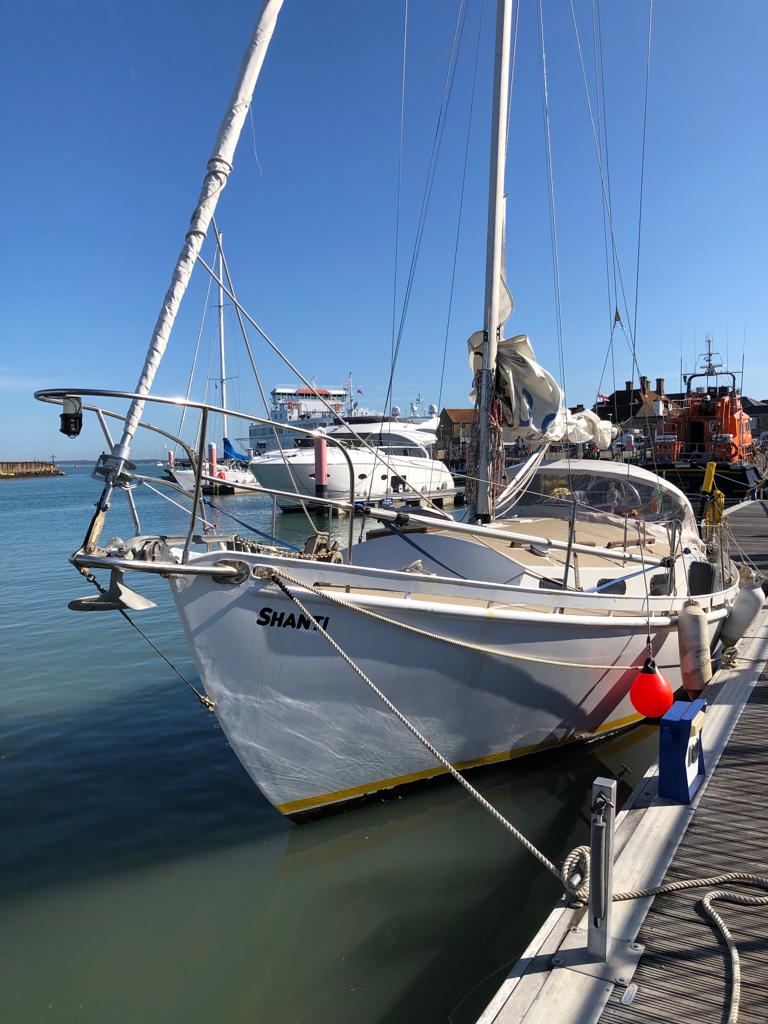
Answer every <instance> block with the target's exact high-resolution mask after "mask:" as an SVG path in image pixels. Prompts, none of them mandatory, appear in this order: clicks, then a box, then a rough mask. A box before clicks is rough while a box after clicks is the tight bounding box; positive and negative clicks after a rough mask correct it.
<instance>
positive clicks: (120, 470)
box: [35, 388, 355, 564]
mask: <svg viewBox="0 0 768 1024" xmlns="http://www.w3.org/2000/svg"><path fill="white" fill-rule="evenodd" d="M35 398H36V399H37V400H38V401H40V402H49V403H51V404H53V405H61V406H63V405H64V402H65V399H79V400H80V402H81V407H82V409H83V410H85V411H87V412H93V413H95V415H96V418H97V419H98V421H99V425H100V426H101V429H102V432H103V434H104V436H105V439H106V441H107V444H108V445H109V447H110V449H113V448H114V441H113V440H112V437H111V434H110V432H109V428H108V427H107V424H106V419H105V417H110V418H112V419H117V420H120V421H122V422H125V420H126V417H127V415H128V414H127V413H121V412H117V411H115V410H112V409H105V408H103V407H101V406H98V405H91V404H87V403H85V402H83V401H82V400H83V399H85V398H114V399H122V400H125V401H131V402H132V401H135V400H141V401H144V402H153V403H154V404H156V405H158V406H161V407H163V406H165V407H175V408H180V409H198V410H199V411H200V426H199V429H198V437H197V445H196V448H197V452H199V453H201V455H202V453H204V452H205V450H206V444H207V437H208V418H209V416H211V415H214V416H215V415H226V416H229V417H230V418H232V419H241V420H247V421H248V422H249V423H259V424H263V425H264V426H267V427H280V429H282V430H287V431H290V432H291V433H294V434H296V435H298V436H302V437H311V438H317V437H322V438H323V439H324V440H325V441H326V442H328V443H329V444H332V445H334V446H335V447H337V448H338V449H339V450H340V451H341V453H342V456H343V458H344V459H345V461H346V463H347V469H348V470H349V500H348V501H347V500H339V499H333V498H325V497H322V496H320V495H301V494H300V493H299V492H298V491H296V492H293V491H281V490H278V489H276V488H274V487H264V486H262V485H261V484H259V483H257V482H256V479H255V478H254V482H253V484H241V483H238V488H240V489H242V490H245V491H252V492H253V493H254V494H269V495H274V496H277V497H282V496H287V497H292V498H299V499H301V498H302V497H304V498H307V499H311V501H312V502H313V503H314V504H319V505H324V506H325V507H327V508H329V509H333V508H336V509H339V510H342V511H347V512H349V513H350V515H349V529H348V555H347V558H348V560H349V562H351V561H352V545H353V543H354V521H353V520H354V517H353V515H352V513H353V512H354V509H355V469H354V466H353V464H352V459H351V458H350V456H349V453H348V452H347V451H346V450H345V449H344V446H343V444H341V443H340V442H339V441H338V440H337V439H336V438H334V437H333V436H332V435H329V434H326V433H325V432H324V431H323V430H318V429H314V430H309V429H307V428H305V427H296V426H293V424H290V423H276V422H275V421H274V420H271V419H268V418H267V417H264V416H257V415H255V414H254V413H251V412H240V411H239V410H236V409H227V408H223V407H222V406H218V405H211V404H210V403H208V402H196V401H192V400H191V399H187V398H168V397H166V396H163V395H153V394H145V395H142V394H138V393H137V392H133V391H114V390H111V389H109V390H108V389H103V388H44V389H41V390H40V391H36V392H35ZM139 426H140V427H142V428H143V429H145V430H150V431H153V432H154V433H157V434H160V435H161V436H162V437H166V438H168V439H169V440H170V441H172V442H173V443H174V444H178V445H180V447H181V448H183V449H184V451H185V452H186V454H187V457H188V458H189V460H190V463H191V465H192V468H193V470H194V475H195V481H194V490H193V500H192V510H191V514H190V523H189V528H188V531H187V537H186V541H185V544H184V554H183V558H182V562H183V564H186V563H187V562H188V561H189V552H190V547H191V544H192V539H193V537H194V534H195V527H196V525H197V522H198V519H200V520H201V522H202V523H203V526H204V530H205V525H206V524H205V519H204V517H203V515H202V511H203V500H202V495H203V484H204V483H211V484H217V483H219V482H220V481H219V480H218V479H217V478H216V477H213V476H210V475H208V474H207V473H206V472H204V469H205V466H204V459H203V458H198V457H197V455H196V452H195V448H194V447H192V446H190V445H188V444H186V443H185V442H184V441H183V440H182V439H181V438H180V437H177V436H176V435H175V434H173V433H171V432H170V431H168V430H165V429H163V428H162V427H158V426H156V425H154V424H151V423H147V422H146V421H143V420H142V421H141V422H140V423H139ZM96 468H97V470H99V469H100V470H101V472H102V473H103V474H104V475H108V474H109V473H110V472H114V473H115V475H116V477H117V479H118V483H123V486H124V489H125V492H126V494H127V496H128V503H129V506H130V509H131V515H132V517H133V521H134V524H135V525H136V532H137V533H141V527H140V523H139V518H138V513H137V511H136V507H135V503H134V501H133V496H132V494H131V492H130V490H129V489H128V487H127V486H126V485H127V484H128V483H129V482H130V476H126V475H125V466H124V465H123V464H121V460H119V459H115V458H114V457H113V456H107V457H106V458H105V459H104V461H102V462H101V463H100V464H99V463H97V467H96ZM161 482H162V483H167V482H169V481H161ZM175 489H176V490H180V491H182V493H184V494H186V495H187V496H189V492H188V491H185V490H184V489H183V488H179V487H178V486H177V485H175Z"/></svg>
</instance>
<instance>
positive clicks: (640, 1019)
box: [599, 671, 768, 1024]
mask: <svg viewBox="0 0 768 1024" xmlns="http://www.w3.org/2000/svg"><path fill="white" fill-rule="evenodd" d="M766 737H768V672H766V671H763V673H762V675H761V677H760V681H759V682H758V683H757V685H756V686H755V689H754V690H753V691H752V696H751V697H750V699H749V701H748V702H747V705H746V706H745V708H744V711H743V713H742V716H741V718H740V719H739V721H738V723H737V725H736V728H735V729H734V731H733V734H732V735H731V739H730V741H729V742H728V746H727V747H726V749H725V751H724V753H723V755H722V757H721V758H720V762H719V764H718V766H717V771H716V772H715V774H714V776H713V778H712V779H711V781H710V783H709V786H708V787H707V790H706V792H705V793H704V795H703V797H702V800H701V803H700V804H699V806H698V807H697V809H696V813H695V815H694V817H693V818H692V820H691V823H690V825H689V826H688V829H687V831H686V833H685V836H684V837H683V840H682V842H681V843H680V846H679V847H678V850H677V853H676V854H675V857H674V859H673V861H672V864H671V866H670V868H669V871H668V872H667V877H666V879H665V881H669V882H675V881H678V880H679V879H683V878H699V877H702V876H706V875H717V874H721V873H723V872H726V871H747V872H751V873H753V874H756V875H768V756H766V755H767V754H768V750H767V748H766ZM722 888H725V889H729V888H734V889H738V886H731V885H725V886H723V887H722ZM741 891H747V892H749V894H750V895H761V893H760V890H757V889H754V888H752V889H748V888H746V887H745V888H744V889H742V890H741ZM705 893H706V890H705V889H699V890H694V891H692V892H686V893H679V894H677V895H670V896H657V897H656V899H655V900H654V902H653V905H652V906H651V909H650V911H649V913H648V916H647V917H646V919H645V923H644V924H643V926H642V928H641V929H640V934H639V936H638V939H637V941H638V942H641V943H642V944H643V945H644V946H645V952H644V954H643V956H642V959H641V960H640V965H639V967H638V969H637V971H636V973H635V976H634V978H633V979H632V981H633V983H634V984H635V985H637V994H636V996H635V998H634V1001H633V1002H632V1003H630V1004H628V1005H622V1003H621V999H622V997H623V996H624V993H625V992H626V989H624V988H623V987H621V986H616V987H615V988H614V990H613V992H612V994H611V996H610V998H609V1000H608V1003H607V1005H606V1007H605V1009H604V1010H603V1013H602V1016H601V1017H600V1018H599V1020H600V1022H601V1024H656V1022H659V1024H661V1022H663V1024H669V1022H670V1021H672V1020H674V1021H679V1022H681V1024H682V1022H689V1021H690V1022H694V1021H695V1022H696V1024H710V1022H711V1024H722V1022H723V1021H724V1020H725V1017H726V1009H727V1005H728V1001H729V993H730V959H729V957H728V952H727V950H726V949H725V947H724V946H723V945H722V943H721V940H720V938H719V936H718V934H717V933H716V932H715V931H714V930H713V928H712V926H711V924H710V923H709V921H708V920H707V919H706V918H704V917H703V916H702V915H701V914H700V913H699V912H698V910H697V909H696V904H697V903H698V901H699V900H700V899H701V897H702V896H703V895H704V894H705ZM716 909H717V911H718V913H719V914H720V915H721V916H722V918H723V920H724V921H725V923H726V925H727V926H728V928H729V930H730V931H731V934H732V935H733V938H734V941H735V942H736V945H737V947H738V950H739V957H740V959H741V975H742V977H741V1011H740V1014H739V1021H740V1024H765V1022H766V1021H767V1020H768V907H738V906H734V905H732V904H727V903H722V902H719V903H717V904H716Z"/></svg>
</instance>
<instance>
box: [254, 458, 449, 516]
mask: <svg viewBox="0 0 768 1024" xmlns="http://www.w3.org/2000/svg"><path fill="white" fill-rule="evenodd" d="M350 455H351V458H352V463H353V475H354V495H355V499H356V500H360V501H365V500H367V501H371V500H373V501H375V500H377V499H379V498H381V497H382V496H384V495H387V494H391V493H392V492H393V490H396V491H398V492H399V493H402V495H403V496H404V497H408V496H410V495H412V494H413V492H414V489H415V490H416V491H424V492H427V493H433V492H436V491H441V490H451V489H452V488H453V486H454V481H453V477H452V476H451V474H450V473H449V472H448V470H447V469H446V467H445V466H444V465H443V464H442V463H441V462H437V461H436V460H434V459H422V458H411V457H408V456H401V455H398V456H392V455H388V456H387V463H388V465H384V464H383V463H382V462H381V459H380V458H379V459H377V458H376V456H375V455H374V454H373V453H372V452H369V451H361V450H355V451H352V452H351V453H350ZM286 464H287V466H288V467H290V471H289V469H288V468H286ZM251 471H252V473H253V475H254V476H255V477H256V480H257V481H258V483H259V484H260V485H261V486H262V487H265V488H266V489H268V490H269V489H272V490H277V491H293V490H298V492H299V493H300V494H302V495H305V496H306V499H307V502H308V503H309V504H311V502H312V496H313V495H314V494H315V463H314V457H313V458H311V459H308V458H305V457H304V456H303V453H302V455H301V456H298V457H297V456H295V455H293V454H291V453H288V454H287V455H286V461H285V462H283V461H282V460H281V459H279V458H276V457H275V456H262V457H261V458H256V459H254V461H253V462H252V463H251ZM324 496H325V497H327V498H332V499H334V500H338V501H346V500H349V497H350V475H349V467H348V465H347V462H346V459H344V457H343V456H341V455H339V453H338V451H334V450H333V449H332V448H330V449H329V451H328V484H327V488H326V492H325V495H324ZM277 503H278V505H279V506H280V508H281V509H284V510H286V509H295V508H299V507H300V502H299V501H298V500H297V499H292V498H287V497H285V496H284V495H281V496H279V497H278V499H277Z"/></svg>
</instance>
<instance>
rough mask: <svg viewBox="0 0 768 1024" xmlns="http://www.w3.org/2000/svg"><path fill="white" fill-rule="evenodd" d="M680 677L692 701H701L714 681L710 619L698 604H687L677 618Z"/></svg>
mask: <svg viewBox="0 0 768 1024" xmlns="http://www.w3.org/2000/svg"><path fill="white" fill-rule="evenodd" d="M677 644H678V648H679V650H680V674H681V676H682V678H683V687H684V688H685V692H686V693H687V694H688V696H689V697H698V695H699V694H700V693H701V691H702V690H703V689H704V687H705V686H706V685H707V683H708V682H709V681H710V679H711V678H712V658H711V657H710V654H709V625H708V622H707V615H706V612H705V611H704V609H703V608H702V607H701V605H700V604H699V603H698V601H688V603H687V604H686V605H685V607H684V608H683V610H682V611H681V612H680V614H679V615H678V617H677Z"/></svg>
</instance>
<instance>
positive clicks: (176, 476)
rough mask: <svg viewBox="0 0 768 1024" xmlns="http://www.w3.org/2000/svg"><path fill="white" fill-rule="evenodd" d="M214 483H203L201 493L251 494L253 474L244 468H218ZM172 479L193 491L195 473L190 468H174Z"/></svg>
mask: <svg viewBox="0 0 768 1024" xmlns="http://www.w3.org/2000/svg"><path fill="white" fill-rule="evenodd" d="M216 475H217V477H218V480H217V482H216V483H204V484H203V494H249V493H250V494H252V493H253V476H252V475H251V473H250V471H249V470H248V467H246V468H245V469H229V468H227V469H219V470H218V471H217V474H216ZM172 479H173V480H174V481H175V483H177V484H178V485H179V486H180V487H183V488H184V490H185V491H190V492H192V491H194V489H195V474H194V472H193V471H192V470H191V469H174V470H173V471H172Z"/></svg>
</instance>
